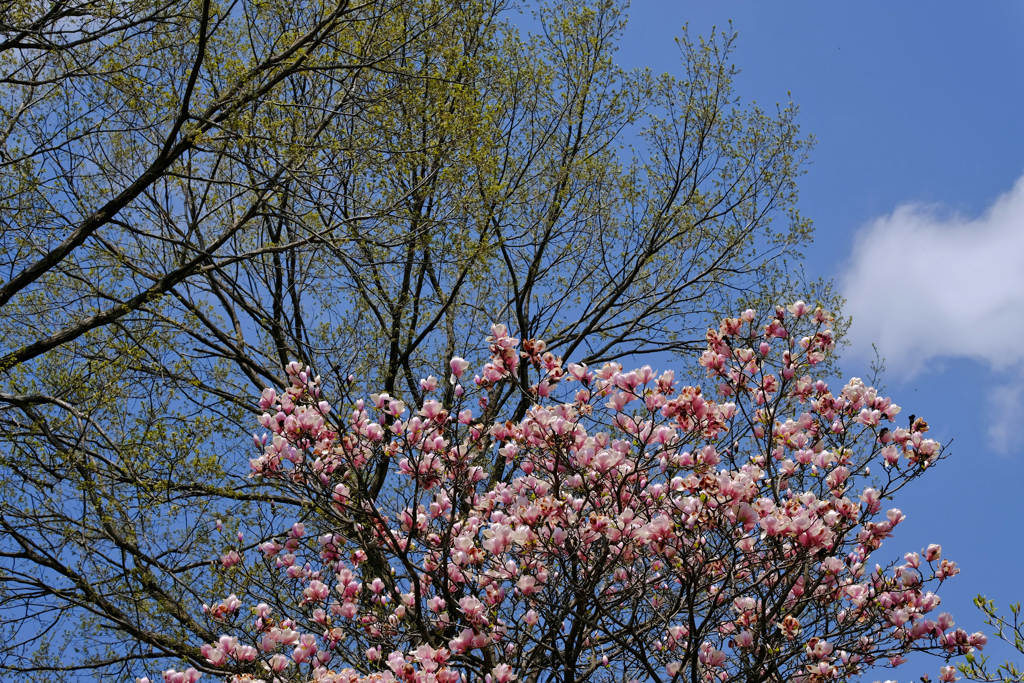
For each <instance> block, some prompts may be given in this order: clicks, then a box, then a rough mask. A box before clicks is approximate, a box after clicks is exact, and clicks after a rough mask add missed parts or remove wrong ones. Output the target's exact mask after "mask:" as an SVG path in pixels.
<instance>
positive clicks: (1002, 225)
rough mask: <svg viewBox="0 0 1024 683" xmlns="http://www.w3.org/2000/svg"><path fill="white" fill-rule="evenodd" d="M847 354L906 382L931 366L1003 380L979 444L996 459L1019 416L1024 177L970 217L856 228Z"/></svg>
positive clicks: (895, 219)
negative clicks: (976, 370)
mask: <svg viewBox="0 0 1024 683" xmlns="http://www.w3.org/2000/svg"><path fill="white" fill-rule="evenodd" d="M841 286H842V290H843V293H844V295H845V296H846V297H847V300H848V304H847V307H846V309H845V311H844V312H845V313H847V314H849V315H852V316H853V326H852V328H851V330H850V341H851V342H852V345H853V354H854V355H855V356H857V355H860V356H864V355H866V354H867V353H869V352H870V349H871V344H872V343H875V344H876V345H877V346H878V349H879V352H880V353H881V354H882V356H884V357H885V359H886V365H887V366H888V367H889V369H891V370H893V371H895V372H896V373H897V374H898V375H902V376H904V377H909V376H912V375H915V374H917V373H918V372H920V371H921V370H923V369H924V368H925V367H926V365H927V364H929V363H930V362H931V361H934V360H935V359H938V358H956V357H961V358H971V359H974V360H977V361H979V362H982V363H984V364H986V365H988V366H990V367H991V368H992V369H994V370H998V371H1004V372H1007V373H1008V374H1009V375H1010V376H1012V377H1013V378H1014V379H1015V381H1014V383H1013V385H1008V386H1004V387H998V388H996V389H995V390H993V391H992V392H991V394H990V396H989V400H990V402H991V404H992V408H993V411H992V412H991V414H992V415H993V419H994V422H993V424H992V425H991V427H990V430H989V436H990V437H991V439H992V442H993V446H994V447H996V448H997V449H999V450H1003V451H1005V449H1006V446H1007V444H1008V443H1009V440H1010V439H1009V437H1010V431H1009V429H1010V425H1011V424H1013V423H1015V422H1018V421H1021V419H1022V418H1024V402H1022V395H1021V392H1020V390H1019V389H1017V388H1016V386H1017V385H1018V384H1019V383H1020V382H1022V381H1024V177H1022V178H1020V179H1019V180H1018V181H1017V183H1016V184H1015V185H1014V187H1013V189H1012V190H1010V191H1009V192H1007V193H1006V194H1004V195H1002V196H1001V197H999V198H998V199H996V201H995V202H994V203H993V204H992V206H991V207H990V208H989V209H988V210H987V211H986V212H985V213H984V214H983V215H982V216H980V217H978V218H966V217H963V216H959V215H952V216H950V215H944V214H942V213H941V212H940V209H939V208H937V207H931V206H924V205H918V204H907V205H903V206H900V207H898V208H897V209H896V210H895V211H893V213H892V214H890V215H888V216H884V217H882V218H880V219H878V220H876V221H875V222H873V223H871V224H870V225H868V226H866V227H865V228H864V229H862V230H861V232H860V234H859V235H858V236H857V240H856V244H855V246H854V250H853V253H852V255H851V258H850V262H849V265H848V267H847V269H846V272H845V274H844V276H843V278H842V282H841Z"/></svg>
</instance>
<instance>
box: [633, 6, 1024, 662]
mask: <svg viewBox="0 0 1024 683" xmlns="http://www.w3.org/2000/svg"><path fill="white" fill-rule="evenodd" d="M730 19H731V20H732V22H733V28H735V29H736V30H737V31H738V32H739V43H738V49H737V51H736V53H735V63H736V64H737V66H739V68H740V69H741V70H742V73H741V74H740V76H739V78H738V79H737V83H736V85H737V93H738V94H739V95H740V96H741V97H742V98H743V99H744V100H747V101H749V100H756V101H757V102H758V103H759V104H761V105H762V106H766V107H772V106H774V104H775V103H776V102H785V101H787V98H788V96H787V92H791V93H792V98H793V101H794V102H796V103H797V104H799V105H800V108H801V121H802V126H803V129H804V130H805V131H806V132H809V133H813V134H814V135H815V136H816V137H817V138H818V145H817V147H816V148H815V150H814V151H813V152H812V156H811V161H812V164H811V165H810V166H809V168H808V171H809V172H808V174H807V175H806V176H805V177H804V178H803V180H802V183H801V199H800V209H801V211H802V212H803V213H804V214H806V215H807V216H809V217H810V218H812V219H813V220H814V223H815V226H816V231H817V232H816V241H815V244H814V246H813V247H812V249H811V251H810V253H809V258H808V260H807V264H806V266H807V271H808V274H809V275H812V276H818V275H821V276H825V277H833V278H835V279H836V282H837V283H839V284H840V285H841V287H842V289H843V291H844V293H845V294H846V295H847V297H848V298H849V299H850V303H849V305H848V308H847V311H848V312H850V313H852V314H853V315H854V324H853V329H852V334H851V336H852V340H853V348H851V349H848V350H847V352H846V356H845V360H844V362H843V370H844V373H845V374H846V375H847V376H850V375H864V374H867V373H866V370H865V368H866V367H867V358H866V354H865V350H870V343H871V342H872V341H874V342H876V343H878V345H879V347H880V350H881V352H882V354H883V355H884V356H886V357H887V359H888V361H887V367H888V372H887V374H886V377H885V379H886V383H887V384H888V389H889V393H890V394H891V395H892V396H893V398H894V400H895V401H896V402H897V403H898V404H900V405H901V406H903V407H904V411H905V413H916V414H917V415H921V416H924V417H926V418H927V419H928V421H929V423H930V424H931V425H932V432H933V435H934V436H935V438H937V439H939V440H940V441H942V442H943V443H948V442H950V441H952V442H953V443H952V446H951V452H952V456H951V457H950V458H949V459H948V460H946V461H945V462H943V463H942V465H941V466H940V467H938V468H936V470H935V471H934V472H932V473H931V475H930V476H928V477H925V478H923V479H922V480H920V481H919V482H918V485H917V486H916V487H915V488H913V489H912V490H910V491H909V492H906V493H905V495H902V496H901V498H899V499H898V500H897V501H895V504H896V505H897V506H899V507H900V508H902V509H903V511H904V512H905V513H906V514H907V515H908V520H907V522H906V523H905V524H904V525H902V526H901V527H900V529H899V532H898V534H897V536H896V537H895V538H894V539H891V540H890V541H889V542H888V543H887V546H886V547H885V548H883V550H888V551H889V552H890V553H892V554H893V555H896V553H899V554H902V553H903V552H904V551H909V550H919V549H920V548H922V547H924V546H925V545H926V544H927V543H935V542H937V543H941V544H942V546H943V548H944V551H945V556H947V557H949V558H950V559H953V560H955V561H957V562H958V563H959V565H960V567H961V568H962V570H963V571H962V573H961V575H960V576H958V577H956V579H954V580H953V581H951V582H949V583H948V585H947V586H946V587H944V589H943V591H942V595H943V605H942V607H943V609H945V610H948V611H950V612H952V613H953V615H954V617H956V619H957V625H958V626H962V627H964V628H967V629H968V630H975V629H983V625H982V623H981V618H980V616H979V614H978V613H977V612H976V610H975V609H974V608H973V607H972V606H971V604H970V600H971V598H972V597H973V596H974V595H975V594H977V593H978V592H981V593H984V594H985V595H987V596H988V597H990V598H993V599H995V600H996V601H997V602H999V603H1000V604H1001V605H1004V606H1005V605H1006V604H1007V603H1008V602H1010V601H1015V600H1019V599H1024V580H1022V579H1024V544H1022V543H1021V541H1022V534H1021V523H1020V519H1019V517H1020V514H1021V513H1020V510H1021V508H1022V507H1024V497H1021V485H1022V483H1024V441H1021V440H1020V438H1019V436H1018V434H1019V433H1020V424H1021V422H1024V396H1022V394H1021V392H1020V391H1019V389H1018V388H1017V387H1018V386H1021V385H1024V181H1022V182H1021V184H1020V185H1018V186H1017V187H1016V192H1014V188H1015V184H1016V183H1017V182H1018V180H1019V179H1020V178H1022V177H1024V87H1022V86H1024V76H1022V74H1024V39H1022V38H1024V3H1021V2H1009V1H1007V2H995V1H986V2H975V3H964V2H935V1H930V2H909V1H907V2H898V3H892V2H870V1H869V2H864V1H861V2H855V3H854V2H849V3H817V2H752V1H751V2H720V1H717V0H714V1H712V0H704V1H701V2H697V1H689V0H634V4H633V7H632V9H631V10H630V25H629V28H628V29H627V32H626V36H625V39H624V40H623V42H622V44H621V50H620V52H619V55H618V58H619V59H618V61H619V62H620V64H622V65H623V66H626V67H636V66H649V67H651V68H652V69H654V70H655V71H656V72H658V73H660V72H663V71H674V72H676V73H678V64H679V63H678V51H677V48H676V47H675V44H674V42H673V38H674V37H675V36H677V35H679V34H680V33H681V31H680V28H681V27H682V25H683V24H686V23H688V24H689V27H690V31H691V34H693V35H696V34H703V35H707V34H708V33H709V32H710V31H711V27H712V26H715V25H717V26H718V27H719V28H723V27H727V26H728V21H729V20H730ZM975 330H977V332H975ZM988 650H991V652H992V654H993V655H995V656H994V659H1001V658H1002V656H1004V655H1006V654H1007V651H1006V650H1005V649H999V648H995V647H991V648H988ZM1017 659H1018V661H1021V660H1024V656H1020V657H1018V658H1017ZM924 672H928V673H929V674H930V675H931V676H932V678H933V680H934V679H935V678H936V677H937V673H938V662H927V661H925V662H922V661H920V660H915V661H912V662H911V663H909V664H907V665H905V666H903V667H900V668H899V669H898V670H897V671H895V672H889V673H887V672H877V674H878V675H873V676H869V678H868V680H874V679H875V678H887V677H890V678H895V679H897V680H899V681H912V680H916V679H917V677H918V676H919V675H920V674H921V673H924Z"/></svg>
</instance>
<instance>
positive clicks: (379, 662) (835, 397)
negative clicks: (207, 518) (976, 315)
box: [165, 302, 985, 683]
mask: <svg viewBox="0 0 1024 683" xmlns="http://www.w3.org/2000/svg"><path fill="white" fill-rule="evenodd" d="M830 322H831V316H830V315H829V314H828V313H827V312H825V311H823V310H821V309H820V308H818V309H813V310H812V309H811V308H810V307H808V306H806V305H805V304H804V303H803V302H796V303H795V304H792V305H790V306H788V307H779V308H777V309H776V311H775V312H774V315H769V316H768V317H767V319H761V318H759V316H758V315H757V313H755V312H754V311H749V310H748V311H746V312H744V313H743V314H742V315H741V316H740V317H738V318H730V319H726V320H724V321H722V323H721V325H720V327H719V328H718V329H715V330H709V331H708V334H707V342H708V345H707V349H706V351H705V352H704V353H703V355H702V356H701V357H700V365H701V366H703V367H704V368H705V369H706V372H707V374H708V376H709V377H710V378H711V380H712V381H713V383H714V384H715V391H714V393H715V396H714V397H711V396H709V395H708V394H707V393H705V392H703V391H702V390H701V388H700V387H695V386H679V383H678V382H677V381H676V380H675V375H674V374H673V373H672V372H671V371H670V372H664V373H661V374H658V373H655V372H654V371H652V370H651V368H650V367H646V366H645V367H642V368H639V369H636V370H633V371H629V372H626V371H624V370H623V368H622V367H621V366H620V365H619V364H617V363H608V364H605V365H603V366H602V367H600V368H589V367H587V366H585V365H583V364H579V363H569V364H563V360H562V358H560V357H557V356H555V355H554V354H553V352H552V351H550V350H548V349H547V347H546V345H545V344H544V342H543V341H540V340H527V341H524V342H522V343H520V342H519V341H518V340H517V339H515V338H513V337H512V336H511V335H510V334H509V332H508V330H507V328H506V327H504V326H502V325H494V326H493V327H492V330H491V335H490V336H489V337H488V338H487V343H488V348H489V352H490V354H489V359H488V360H487V362H486V363H485V364H484V365H483V367H482V370H481V371H480V373H479V374H477V375H476V376H475V377H473V378H472V382H471V383H470V382H467V385H468V386H469V387H470V388H469V389H467V388H465V387H463V384H462V382H463V381H464V380H466V379H468V374H467V373H468V370H469V367H470V364H469V363H468V362H467V361H465V360H463V359H462V358H453V359H452V360H451V362H450V364H449V369H450V371H451V372H450V377H451V382H452V384H454V385H455V386H454V391H453V392H451V393H449V394H447V395H449V396H454V399H452V402H451V403H450V404H449V403H445V401H444V400H443V399H441V398H434V397H433V396H432V392H435V391H437V389H438V387H439V386H442V385H441V384H440V383H439V382H438V381H437V380H436V379H435V378H433V377H428V378H427V379H425V380H423V381H422V382H420V388H421V389H422V390H423V391H425V392H426V398H425V399H424V400H423V401H422V402H421V404H420V405H419V406H418V407H414V408H410V407H409V406H408V405H407V404H406V403H405V402H404V401H403V400H401V399H400V398H398V397H394V396H390V395H388V394H374V395H372V396H371V397H370V399H369V401H368V402H366V401H363V400H360V401H356V402H355V403H354V405H352V406H351V409H350V410H348V411H347V414H346V416H345V418H344V419H343V420H338V421H337V422H332V420H331V416H332V412H331V408H330V406H329V405H328V403H327V402H326V401H324V400H323V399H322V398H321V387H320V380H319V378H318V377H315V376H313V373H312V372H311V371H310V369H309V368H304V367H302V366H301V365H300V364H298V363H292V364H291V365H289V366H288V368H287V372H288V376H289V379H290V386H289V387H287V389H285V390H284V391H283V392H282V393H280V394H279V393H277V392H276V391H274V390H273V389H267V390H266V391H264V392H263V395H262V397H261V399H260V406H261V408H263V409H264V410H265V411H266V412H265V413H264V414H263V415H262V416H261V417H260V419H259V422H260V424H261V425H263V427H265V428H266V429H267V430H269V433H268V434H267V435H263V436H257V437H254V438H255V441H256V443H257V445H258V446H259V447H260V449H261V450H262V452H261V454H260V455H259V456H258V457H256V458H254V459H253V460H252V461H251V468H252V473H253V476H254V477H255V478H257V479H259V480H260V481H263V482H265V483H268V484H273V485H275V486H279V487H281V488H282V489H285V490H287V491H289V492H290V494H291V495H292V496H295V497H297V498H299V499H301V500H303V501H306V502H305V506H306V509H307V510H309V513H308V515H307V516H306V517H305V518H304V519H303V520H302V521H301V522H297V523H294V524H292V525H291V526H290V527H288V528H287V530H286V531H283V532H278V533H277V534H274V535H270V536H265V537H264V538H263V539H261V540H260V542H259V543H257V544H255V545H254V546H253V548H256V549H258V551H259V552H255V553H251V557H250V556H248V555H246V553H244V552H242V550H243V549H241V548H230V549H228V550H227V551H226V552H225V554H224V556H223V557H222V558H221V562H220V564H221V567H222V571H223V572H224V576H225V580H230V577H231V576H233V575H234V574H233V573H232V572H235V571H237V570H238V568H239V567H240V566H246V565H247V563H248V565H249V566H252V567H255V566H257V565H262V566H263V567H264V568H265V569H266V571H267V572H268V573H269V574H268V575H269V576H270V577H271V579H272V581H273V590H272V591H271V590H270V589H269V588H268V589H267V590H268V591H269V592H268V595H267V598H266V599H265V600H261V599H260V598H261V596H260V595H259V594H258V593H256V592H254V591H253V590H251V589H250V593H249V595H248V596H246V595H243V597H242V598H241V601H242V602H244V601H245V600H247V599H252V600H253V603H254V604H251V605H249V609H251V610H252V611H253V614H254V618H253V619H252V620H251V621H247V620H243V619H239V618H236V617H238V615H240V614H242V611H241V610H240V609H239V608H240V604H239V601H240V599H239V598H238V597H237V596H236V595H231V596H230V597H228V598H227V599H225V600H223V601H222V602H220V603H217V604H215V605H214V606H213V607H209V608H206V612H207V614H208V616H209V618H210V619H211V620H212V621H213V623H215V624H217V625H218V627H220V628H222V629H223V630H224V631H225V632H226V633H225V635H223V636H222V637H221V638H220V639H219V640H218V641H217V642H211V643H207V644H205V645H204V646H203V647H202V657H203V661H201V662H197V663H196V665H197V666H199V667H200V668H203V667H205V669H204V670H207V671H209V672H216V673H219V674H221V675H223V676H224V677H225V678H227V679H228V680H231V681H233V682H235V683H241V682H242V681H257V680H260V681H266V682H271V681H273V682H277V681H315V682H316V683H331V682H335V681H345V682H346V683H356V682H358V683H363V682H364V681H366V682H369V681H374V682H380V683H395V682H396V681H399V680H401V681H404V682H405V683H460V682H461V683H468V682H469V681H481V682H483V683H510V682H511V681H515V680H519V681H525V680H537V676H538V675H539V674H540V673H541V672H546V673H544V676H549V677H552V678H558V679H559V680H580V681H582V680H588V678H590V677H592V676H594V675H596V674H595V672H600V671H607V670H611V671H612V672H614V673H615V676H616V677H618V678H622V679H623V680H634V679H635V680H637V681H639V680H652V681H658V682H659V683H660V682H664V681H676V680H679V679H681V678H686V679H687V680H690V681H693V683H696V681H697V680H700V681H713V680H718V681H723V682H724V681H728V680H733V679H739V678H747V677H749V676H750V675H753V674H756V675H758V676H760V677H763V678H767V679H770V680H778V681H782V680H783V679H786V680H790V679H792V680H796V681H806V682H808V683H810V682H817V681H825V680H838V679H846V678H849V677H851V676H856V675H859V674H861V673H863V672H864V671H865V670H866V669H867V668H868V667H871V666H898V665H899V664H901V663H902V662H903V661H904V655H906V654H907V653H909V652H911V651H915V650H916V651H930V652H935V653H939V654H945V655H954V654H959V653H966V652H969V651H971V650H972V649H974V648H980V647H982V646H983V645H984V643H985V638H984V636H982V635H981V634H973V635H969V634H967V633H966V632H964V631H963V630H960V629H954V628H953V621H952V617H950V615H949V614H946V613H941V614H939V615H938V616H937V617H933V616H931V614H932V613H934V612H935V610H936V608H937V607H938V606H939V603H940V601H939V597H938V595H936V593H935V592H934V588H935V587H936V586H938V585H939V584H941V583H942V582H943V581H944V580H945V579H947V578H949V577H952V576H954V575H955V574H956V573H957V571H958V570H957V568H956V565H955V563H953V562H950V561H948V560H946V559H944V558H942V557H941V549H940V548H939V547H938V546H934V545H933V546H929V548H928V549H927V550H924V551H922V552H923V556H922V555H919V554H918V553H908V554H907V555H906V556H905V557H904V562H903V563H901V564H897V563H889V564H888V565H887V566H884V567H883V566H882V565H880V564H873V563H872V561H871V560H872V554H873V553H875V552H876V551H878V549H879V548H880V547H881V545H882V543H883V541H884V540H885V539H887V538H889V537H890V536H892V534H893V531H894V529H895V528H896V526H898V525H899V524H900V522H901V521H902V520H903V519H904V515H903V513H902V512H901V511H900V510H898V509H895V508H893V509H888V510H884V511H883V501H884V500H886V499H887V498H888V497H890V496H891V495H892V493H894V492H896V491H898V490H899V489H900V488H901V487H902V486H903V485H905V484H906V483H907V482H908V481H910V480H912V479H914V478H916V477H918V476H921V475H922V474H923V473H924V472H925V471H926V470H927V469H928V468H929V467H930V466H932V465H934V464H935V463H936V462H938V460H939V459H940V458H941V457H942V453H943V451H942V447H941V446H940V445H939V444H938V443H936V442H935V441H933V440H931V439H928V438H926V436H925V434H926V432H927V431H928V427H927V424H925V423H924V421H923V420H916V421H915V422H913V423H911V424H909V425H908V427H907V428H902V427H897V426H896V425H895V421H896V419H897V417H898V416H899V414H900V408H899V407H898V406H896V405H894V404H893V403H892V402H891V401H890V400H889V399H887V398H884V397H881V396H878V395H877V392H876V391H875V389H873V388H871V387H868V386H865V384H864V383H863V382H862V381H861V380H859V379H856V378H854V379H851V380H850V381H848V382H847V383H846V384H845V385H844V386H843V387H842V388H840V389H839V390H838V391H833V390H831V389H830V388H829V385H828V384H827V383H826V382H825V381H824V380H823V379H822V378H816V377H814V376H812V374H811V373H812V372H814V370H815V369H816V368H817V367H819V366H820V365H821V364H822V362H823V361H824V360H825V359H826V358H827V357H828V355H829V354H830V353H831V352H832V350H833V348H834V346H835V342H834V340H833V336H832V332H831V329H830V327H829V323H830ZM516 392H520V393H519V394H516ZM510 394H511V395H521V396H525V397H527V398H528V399H529V401H530V403H531V405H530V407H529V408H528V410H526V412H525V415H524V416H523V417H522V419H518V420H510V419H506V418H505V417H500V416H501V415H502V411H501V405H500V401H502V400H504V399H503V397H508V396H509V395H510ZM473 399H475V400H476V404H477V406H478V407H479V412H474V410H473V408H471V407H470V405H472V404H471V403H470V401H472V400H473ZM488 416H490V417H488ZM886 425H891V426H888V427H887V426H886ZM872 465H875V467H876V479H877V481H876V482H875V483H873V484H872V485H867V483H866V482H867V481H868V480H869V479H870V478H871V466H872ZM308 527H315V528H316V529H317V533H316V534H307V532H306V529H307V528H308ZM268 580H269V579H268ZM239 586H241V584H239ZM240 590H241V588H240ZM286 595H290V596H292V598H291V599H290V601H289V600H285V599H284V598H283V597H282V596H286ZM271 597H272V599H271ZM256 603H258V604H256ZM269 603H273V604H274V605H275V607H274V608H271V607H270V606H269ZM332 664H333V666H334V668H330V667H331V666H332ZM338 664H340V665H341V666H338ZM556 670H557V671H559V672H560V673H557V675H556V674H552V673H551V672H553V671H556ZM190 671H192V670H190ZM566 671H570V672H574V673H571V674H570V678H566V676H565V672H566ZM946 673H947V672H946V671H945V669H944V671H943V676H945V675H946ZM168 675H170V676H172V677H174V676H178V677H184V678H181V680H182V681H186V680H189V681H191V680H194V679H192V678H188V677H189V676H193V674H191V673H187V672H186V673H184V674H178V673H177V672H173V671H172V672H168V674H165V678H167V676H168ZM950 675H951V674H950ZM168 680H171V679H168ZM177 680H178V679H177V678H175V679H174V681H177ZM545 680H546V678H545ZM942 680H948V679H947V678H943V679H942Z"/></svg>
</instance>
